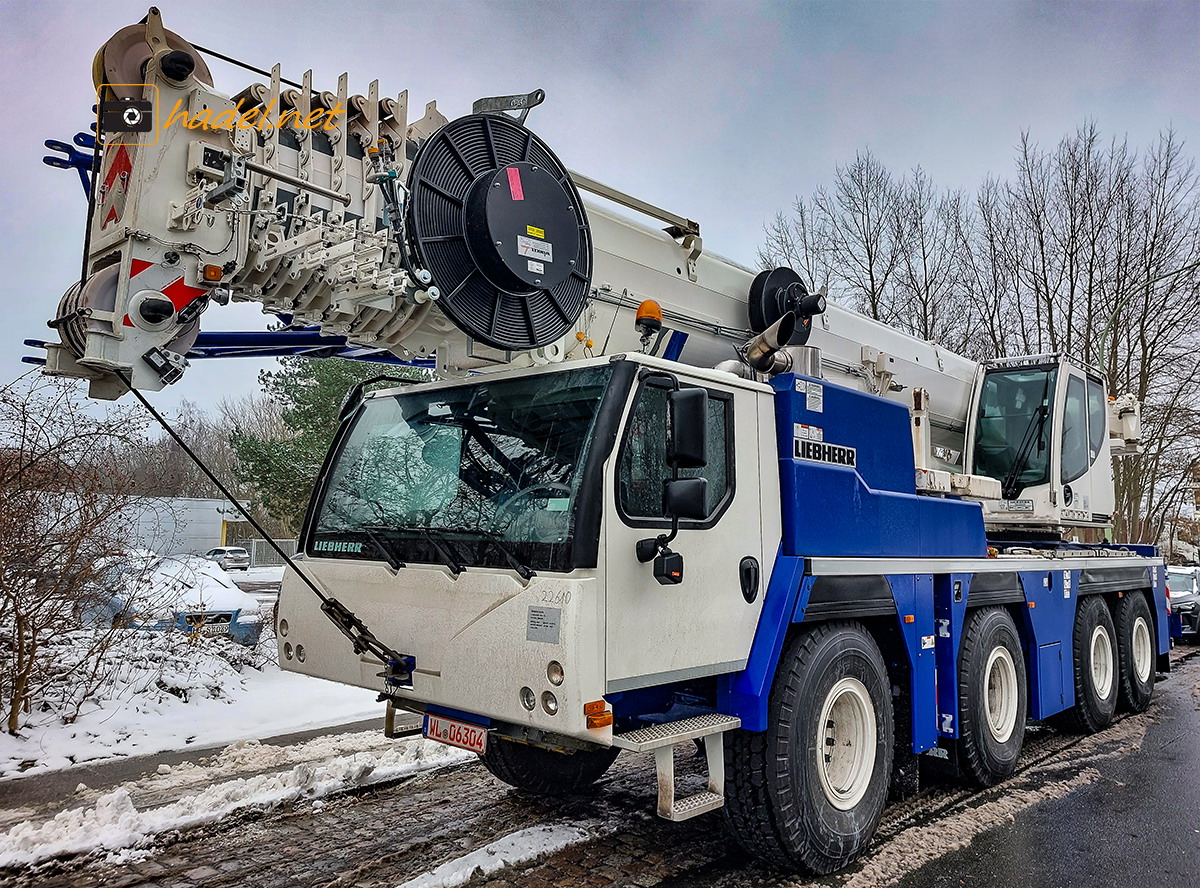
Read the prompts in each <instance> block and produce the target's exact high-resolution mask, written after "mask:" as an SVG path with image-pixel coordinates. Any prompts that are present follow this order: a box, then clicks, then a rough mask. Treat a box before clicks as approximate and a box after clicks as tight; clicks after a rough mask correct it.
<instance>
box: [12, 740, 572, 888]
mask: <svg viewBox="0 0 1200 888" xmlns="http://www.w3.org/2000/svg"><path fill="white" fill-rule="evenodd" d="M240 749H241V752H242V753H243V755H242V759H243V760H244V759H245V758H246V756H260V754H261V753H262V752H263V750H262V749H259V750H255V749H254V748H253V745H243V746H242V747H241V748H240ZM226 752H231V750H227V751H226ZM268 758H269V755H268ZM474 758H475V754H474V753H471V752H466V751H465V750H461V749H453V748H451V747H449V746H443V745H442V744H440V743H435V742H434V741H432V740H425V739H423V738H419V737H417V738H413V739H411V740H408V741H405V742H402V743H397V744H395V745H394V746H392V747H390V748H388V749H385V750H381V751H378V752H374V753H367V752H357V753H354V754H352V755H343V756H337V757H335V758H331V759H328V760H326V761H323V762H320V763H312V762H303V763H301V764H297V765H294V766H293V767H292V768H291V769H290V770H287V771H284V772H282V773H274V774H260V775H257V776H253V777H248V778H237V779H233V780H226V781H223V782H220V783H215V784H212V785H209V786H207V787H206V788H204V789H203V790H201V791H200V792H198V793H197V794H195V795H190V796H185V797H183V798H180V799H178V800H176V801H174V802H171V803H170V804H166V805H162V806H159V807H154V808H148V809H146V810H139V809H138V808H137V807H136V805H135V804H134V802H133V799H132V798H131V795H130V789H129V787H128V786H121V787H118V788H117V789H115V790H113V791H112V792H109V793H105V794H104V795H102V796H100V798H98V799H97V800H96V802H95V804H94V805H92V806H91V807H87V808H77V809H74V810H69V811H63V812H61V813H60V814H58V815H57V816H56V817H54V819H53V820H49V821H44V822H41V823H22V824H19V825H17V826H15V827H13V828H12V829H10V830H9V831H8V832H7V833H6V834H4V835H0V867H13V866H27V865H30V864H34V863H37V862H39V861H42V860H47V859H49V858H51V857H57V856H60V855H63V854H78V853H85V852H94V851H109V852H113V853H112V854H111V855H110V857H112V858H113V859H117V860H128V859H132V858H131V857H130V856H129V855H130V854H131V853H132V854H136V852H135V851H130V849H137V848H144V847H145V846H146V845H148V844H150V842H151V841H152V839H153V837H154V836H155V835H157V834H159V833H162V832H165V831H168V830H175V829H185V828H187V827H193V826H198V825H200V824H204V823H211V822H213V821H216V820H220V819H221V818H223V817H226V816H228V815H229V814H232V813H233V812H235V811H239V810H242V809H245V808H251V807H253V808H266V809H270V808H274V807H276V806H278V805H280V804H283V803H286V802H291V801H295V800H297V799H301V798H306V799H319V798H321V797H323V796H327V795H330V794H333V793H337V792H341V791H344V790H346V789H349V788H351V787H356V786H368V785H370V784H373V783H379V782H382V781H385V780H392V779H395V778H397V777H403V776H406V775H409V774H416V773H419V772H421V771H428V770H431V769H433V768H440V767H446V766H448V765H453V764H458V763H460V762H465V761H470V760H473V759H474ZM236 759H237V752H236V751H235V752H234V755H233V756H232V758H231V761H230V762H229V763H228V764H230V765H231V766H232V765H233V764H234V760H236ZM257 760H258V759H254V761H257ZM264 760H265V759H264ZM516 835H519V834H514V836H512V837H509V838H514V837H515V836H516ZM555 847H562V845H558V846H555ZM545 850H546V851H549V850H554V848H552V847H550V846H549V845H547V846H546V848H545ZM537 853H542V852H541V851H539V852H537ZM447 884H449V883H447ZM453 884H456V885H457V884H461V882H455V883H453Z"/></svg>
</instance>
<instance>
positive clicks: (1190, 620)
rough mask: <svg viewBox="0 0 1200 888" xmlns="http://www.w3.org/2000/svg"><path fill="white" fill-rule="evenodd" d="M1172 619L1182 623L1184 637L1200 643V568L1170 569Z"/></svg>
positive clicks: (1168, 583)
mask: <svg viewBox="0 0 1200 888" xmlns="http://www.w3.org/2000/svg"><path fill="white" fill-rule="evenodd" d="M1167 588H1168V589H1170V590H1171V612H1172V619H1176V620H1178V621H1179V623H1180V628H1181V629H1182V631H1183V637H1184V638H1187V639H1190V640H1191V641H1192V642H1200V567H1168V568H1167Z"/></svg>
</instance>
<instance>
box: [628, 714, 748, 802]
mask: <svg viewBox="0 0 1200 888" xmlns="http://www.w3.org/2000/svg"><path fill="white" fill-rule="evenodd" d="M741 726H742V720H741V719H740V718H735V717H733V716H730V715H697V716H695V717H693V718H685V719H682V720H680V721H675V722H666V723H664V724H661V725H651V726H650V727H648V728H638V729H637V730H636V731H629V732H628V733H626V734H614V735H613V741H612V742H613V746H616V747H618V748H619V749H628V750H630V751H631V752H649V751H650V750H654V764H655V766H656V767H657V769H658V816H659V817H665V818H667V820H687V819H688V818H689V817H695V816H696V815H698V814H703V813H704V812H706V811H712V810H713V809H715V808H720V807H721V806H722V805H724V804H725V743H724V741H723V739H722V737H721V735H722V734H724V733H725V732H726V731H732V730H734V729H735V728H740V727H741ZM700 737H709V738H712V740H715V741H716V742H708V741H706V742H705V744H704V753H705V755H706V757H707V758H708V790H707V791H705V792H698V793H696V794H695V795H690V796H686V797H685V798H682V799H679V800H678V801H676V800H675V755H674V753H675V746H676V744H679V743H686V742H687V741H689V740H696V739H698V738H700Z"/></svg>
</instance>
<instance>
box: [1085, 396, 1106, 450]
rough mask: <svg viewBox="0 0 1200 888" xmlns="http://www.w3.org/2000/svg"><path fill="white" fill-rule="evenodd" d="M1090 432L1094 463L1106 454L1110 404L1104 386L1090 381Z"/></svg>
mask: <svg viewBox="0 0 1200 888" xmlns="http://www.w3.org/2000/svg"><path fill="white" fill-rule="evenodd" d="M1087 398H1088V432H1089V443H1090V444H1091V448H1092V454H1091V456H1092V462H1095V461H1096V460H1097V459H1099V458H1100V454H1102V453H1103V452H1104V441H1105V438H1107V436H1108V403H1107V402H1106V401H1105V400H1104V386H1102V385H1101V384H1100V383H1098V382H1096V380H1094V379H1089V380H1088V383H1087Z"/></svg>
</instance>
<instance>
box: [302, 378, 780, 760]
mask: <svg viewBox="0 0 1200 888" xmlns="http://www.w3.org/2000/svg"><path fill="white" fill-rule="evenodd" d="M631 359H633V360H635V361H637V362H638V363H639V364H643V365H646V366H648V367H652V368H656V369H671V370H672V371H673V372H676V373H678V375H679V376H680V381H681V383H683V384H685V385H704V386H706V387H709V388H715V389H720V390H723V391H725V392H728V393H730V394H732V397H733V409H734V413H733V417H734V423H733V425H734V429H733V441H734V454H735V460H736V468H735V471H736V481H735V487H734V495H733V498H732V500H731V501H730V505H729V508H728V509H727V510H726V511H725V513H724V514H723V515H722V517H721V519H720V521H719V522H718V523H717V524H716V526H715V527H714V528H713V529H711V530H683V531H681V532H680V536H679V537H678V538H677V540H676V542H675V543H673V544H672V545H673V546H674V547H675V549H676V551H678V552H681V553H682V554H683V555H684V557H685V561H686V568H685V578H684V582H683V583H682V584H680V585H676V586H661V585H659V584H658V583H657V582H656V581H655V580H654V578H653V576H652V567H651V565H650V564H641V563H639V562H638V561H637V558H636V557H635V554H634V543H635V542H636V540H638V539H641V538H643V537H646V536H654V535H657V534H659V533H662V532H663V531H662V530H660V529H653V528H634V527H629V526H627V525H625V524H624V523H623V522H622V521H621V519H620V517H619V516H617V515H616V514H615V512H614V510H613V507H612V505H611V502H612V499H613V497H612V495H611V492H612V490H613V486H614V484H615V480H614V478H613V470H614V469H613V466H614V465H615V463H616V461H617V460H618V459H619V455H620V448H621V442H622V441H623V440H624V437H625V424H626V423H627V422H628V414H629V403H632V397H631V399H630V402H629V403H627V404H626V407H625V416H624V418H623V422H622V428H621V430H620V431H619V432H618V435H617V443H616V444H615V446H614V448H613V452H612V454H611V455H610V457H609V459H608V464H607V466H606V467H605V470H604V475H603V477H604V485H605V489H604V498H605V501H606V505H605V508H604V512H603V514H602V519H601V531H600V548H599V556H598V558H599V567H598V569H596V570H576V571H573V572H571V573H569V574H551V573H543V574H539V575H538V576H536V577H534V578H532V579H531V580H530V581H529V582H528V583H526V582H523V581H522V580H521V579H520V578H519V577H518V576H517V574H516V573H515V572H514V571H509V570H500V569H495V568H474V567H468V568H467V569H466V570H465V571H464V572H463V573H461V574H460V575H459V576H458V577H454V576H453V575H452V574H451V573H450V571H449V569H448V568H445V567H442V566H439V565H413V564H410V565H408V566H407V567H404V568H401V569H400V570H398V571H393V570H392V569H390V568H389V567H388V566H387V565H386V564H384V563H382V562H378V561H358V560H353V561H348V560H338V559H325V558H311V557H310V558H303V559H302V560H301V562H300V565H301V567H302V569H303V570H305V571H306V572H308V574H309V575H310V576H311V577H312V578H313V579H314V580H315V581H316V583H317V584H318V586H319V587H320V588H323V589H326V590H328V591H329V592H331V593H333V594H334V595H336V597H337V598H338V600H339V601H341V602H342V603H343V604H344V605H345V606H346V607H347V608H349V609H350V610H351V611H353V612H354V614H355V615H356V616H358V617H359V619H361V620H362V621H363V622H364V623H365V624H366V625H368V626H370V627H371V630H372V631H373V632H374V633H375V634H376V636H377V637H378V638H380V640H382V641H384V642H385V643H386V644H387V645H388V646H389V647H391V648H393V649H395V650H398V651H401V652H403V653H405V654H409V655H412V656H413V657H415V658H416V670H415V672H414V674H413V688H412V690H411V691H398V692H394V693H395V694H396V696H397V698H398V699H399V700H400V701H403V700H406V699H408V700H413V701H418V702H421V703H427V704H430V703H431V704H436V705H442V706H446V707H450V708H454V709H464V708H465V709H468V710H469V711H470V712H472V713H475V714H478V715H485V716H488V717H491V718H494V719H498V720H501V721H503V722H506V723H509V724H512V725H517V726H521V727H529V728H536V729H539V730H542V731H547V732H551V733H555V734H560V735H563V736H567V737H574V738H577V739H582V740H589V741H592V742H596V743H602V744H607V743H609V742H610V739H611V733H612V732H611V728H598V729H590V730H589V729H588V728H587V726H586V721H585V719H584V715H583V704H584V703H586V702H589V701H593V700H599V699H601V698H602V697H603V695H604V694H606V693H611V692H612V691H615V690H620V689H630V688H634V687H645V686H649V685H653V684H662V683H664V682H669V681H677V680H683V679H685V678H688V677H697V676H700V675H715V674H719V673H727V672H735V671H737V670H739V669H741V668H742V667H744V666H745V663H746V660H747V658H748V656H749V653H750V646H751V643H752V642H753V639H754V633H755V630H756V628H757V625H758V617H759V614H760V612H761V609H762V603H763V599H764V596H765V593H766V584H767V581H768V580H769V578H770V574H771V569H772V567H773V565H774V560H775V554H776V551H777V550H778V546H779V539H780V518H779V516H780V504H779V470H778V463H777V460H776V455H775V446H774V415H773V411H774V408H773V403H772V392H771V389H770V387H769V386H766V385H763V384H762V383H757V382H751V381H748V380H743V379H738V378H736V377H733V376H731V375H729V374H727V373H722V372H720V371H716V370H698V369H691V368H686V367H680V366H679V365H677V364H673V363H671V362H667V361H662V360H659V359H655V358H647V357H643V356H640V355H634V356H631ZM599 360H600V361H601V362H602V361H603V359H599ZM509 372H510V373H514V374H515V373H521V372H522V371H509ZM525 372H528V371H525ZM538 372H542V373H552V372H555V368H542V369H541V370H540V371H538ZM449 384H458V385H461V383H446V382H441V383H433V384H431V387H434V388H436V387H438V386H445V385H449ZM409 390H410V391H411V389H409ZM635 390H636V384H635ZM747 555H752V556H753V557H755V558H756V559H758V561H759V565H760V570H759V574H760V578H759V589H758V595H757V597H756V598H755V600H754V601H753V602H747V601H746V599H745V598H744V597H743V595H742V593H741V589H740V585H739V578H738V565H739V562H740V560H741V559H742V558H743V557H744V556H747ZM531 607H536V608H546V607H550V608H556V609H558V610H559V611H560V615H559V619H560V628H559V633H558V634H559V641H558V642H557V643H550V642H547V641H539V640H530V637H529V636H530V635H531V633H530V632H529V627H530V619H531V617H530V611H529V609H530V608H531ZM279 618H280V620H281V621H286V624H287V632H286V634H284V633H283V631H282V628H281V631H280V634H279V643H280V647H281V650H282V653H281V656H280V665H281V666H282V667H283V668H284V669H287V670H290V671H295V672H301V673H304V674H307V675H312V676H316V677H319V678H326V679H332V680H334V681H340V682H344V683H346V684H351V685H359V686H361V687H366V688H371V689H374V690H379V691H382V690H384V683H383V680H382V679H381V678H379V677H378V673H379V672H380V671H381V670H382V668H383V665H382V664H381V663H380V662H379V661H378V660H376V659H375V658H374V657H372V656H370V655H364V656H362V657H360V656H358V655H355V654H354V653H353V652H352V651H351V648H350V643H349V642H348V640H347V639H346V637H345V636H344V635H343V634H342V633H341V632H340V631H339V629H338V628H337V627H336V626H335V625H334V624H333V623H332V622H331V621H330V620H329V619H328V618H327V617H326V616H325V614H323V613H322V612H321V610H320V608H319V602H318V600H317V598H316V596H315V595H314V594H313V593H312V591H311V590H310V589H308V588H307V587H306V586H305V584H304V583H303V582H302V581H301V580H300V579H299V578H298V577H296V576H295V575H294V574H293V573H292V572H291V571H290V570H289V571H288V572H287V573H286V574H285V577H284V583H283V588H282V591H281V593H280V598H279ZM533 634H536V633H533ZM301 646H302V647H303V648H304V651H303V654H304V657H303V659H301V658H300V655H299V654H300V651H299V648H300V647H301ZM289 650H290V652H291V656H290V657H289V656H288V652H289ZM551 660H556V661H558V662H559V663H560V664H562V667H563V672H564V675H565V680H564V682H563V684H562V685H561V686H558V687H555V686H552V685H551V684H550V682H549V680H548V678H547V674H546V668H547V665H548V664H549V662H550V661H551ZM522 687H529V688H531V689H532V690H533V691H534V692H535V694H536V695H537V697H538V699H539V705H538V706H536V707H535V708H534V710H533V711H532V712H530V711H528V710H526V709H525V708H524V707H523V706H522V705H521V701H520V691H521V688H522ZM545 691H551V692H552V693H554V694H555V696H556V697H557V699H558V702H559V711H558V713H557V714H556V715H549V714H548V713H547V712H545V711H544V710H543V708H542V707H541V705H540V698H541V695H542V694H543V693H544V692H545Z"/></svg>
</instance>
